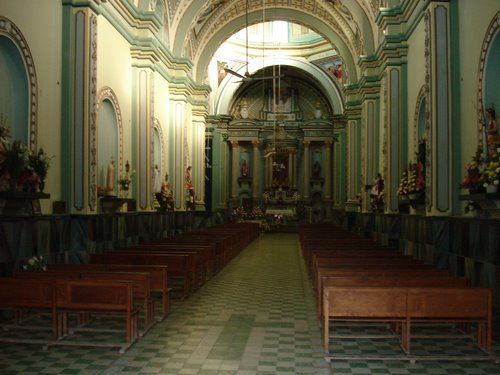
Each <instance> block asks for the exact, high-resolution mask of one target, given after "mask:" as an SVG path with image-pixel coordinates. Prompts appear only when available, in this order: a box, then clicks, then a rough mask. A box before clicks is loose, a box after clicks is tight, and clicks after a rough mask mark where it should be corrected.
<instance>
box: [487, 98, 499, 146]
mask: <svg viewBox="0 0 500 375" xmlns="http://www.w3.org/2000/svg"><path fill="white" fill-rule="evenodd" d="M486 116H487V117H488V118H489V121H488V123H487V124H486V134H487V136H486V140H487V147H488V156H491V155H493V154H494V153H495V152H496V149H497V147H498V144H500V136H499V135H498V128H497V116H496V113H495V109H494V108H493V107H490V108H488V109H486Z"/></svg>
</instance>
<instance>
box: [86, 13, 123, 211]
mask: <svg viewBox="0 0 500 375" xmlns="http://www.w3.org/2000/svg"><path fill="white" fill-rule="evenodd" d="M89 26H90V30H89V46H90V60H89V63H90V66H89V101H88V103H89V114H90V118H89V139H88V142H89V144H88V148H89V158H90V159H89V162H88V163H89V164H88V175H89V182H88V189H89V190H88V194H89V208H90V210H92V211H94V210H95V209H96V206H97V140H96V138H97V111H98V106H99V104H100V103H101V101H102V99H101V100H99V101H97V100H96V93H97V17H96V16H95V15H94V14H91V15H90V25H89ZM109 90H111V89H109ZM111 93H112V94H113V96H114V93H113V90H111ZM115 98H116V97H115ZM111 101H112V100H111ZM116 104H118V101H117V100H116ZM113 105H115V103H113ZM115 108H119V107H117V106H115ZM117 120H118V118H117ZM120 121H121V115H120ZM117 123H118V122H117ZM120 163H121V158H120ZM120 169H121V165H120Z"/></svg>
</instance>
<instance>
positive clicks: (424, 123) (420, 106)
mask: <svg viewBox="0 0 500 375" xmlns="http://www.w3.org/2000/svg"><path fill="white" fill-rule="evenodd" d="M428 93H429V89H428V86H427V85H423V86H422V88H421V89H420V92H419V93H418V97H417V103H416V105H415V114H414V116H413V118H414V120H413V121H414V128H413V137H414V138H413V140H414V142H413V143H414V148H415V149H414V151H415V152H418V142H419V140H422V139H423V138H424V139H426V138H427V135H428V134H429V126H430V122H429V118H430V113H429V108H428V105H427V103H428V100H429V97H428Z"/></svg>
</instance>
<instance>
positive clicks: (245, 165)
mask: <svg viewBox="0 0 500 375" xmlns="http://www.w3.org/2000/svg"><path fill="white" fill-rule="evenodd" d="M248 176H249V173H248V163H247V161H246V159H243V162H242V163H241V177H248Z"/></svg>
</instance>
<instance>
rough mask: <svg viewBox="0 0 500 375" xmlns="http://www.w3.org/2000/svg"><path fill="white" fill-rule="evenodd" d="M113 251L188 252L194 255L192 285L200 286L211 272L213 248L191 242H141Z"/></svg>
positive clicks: (142, 252) (141, 252)
mask: <svg viewBox="0 0 500 375" xmlns="http://www.w3.org/2000/svg"><path fill="white" fill-rule="evenodd" d="M113 252H118V253H139V254H144V253H154V254H160V253H161V254H189V255H192V256H194V263H195V273H194V279H193V286H195V287H200V286H201V285H203V284H204V283H205V282H206V281H207V280H208V279H209V278H210V277H211V276H212V274H213V268H214V267H213V263H214V261H213V259H215V257H214V254H213V248H207V247H203V246H199V245H193V244H178V245H177V244H150V243H147V244H142V245H138V246H133V247H130V248H127V249H120V250H116V251H113Z"/></svg>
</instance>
